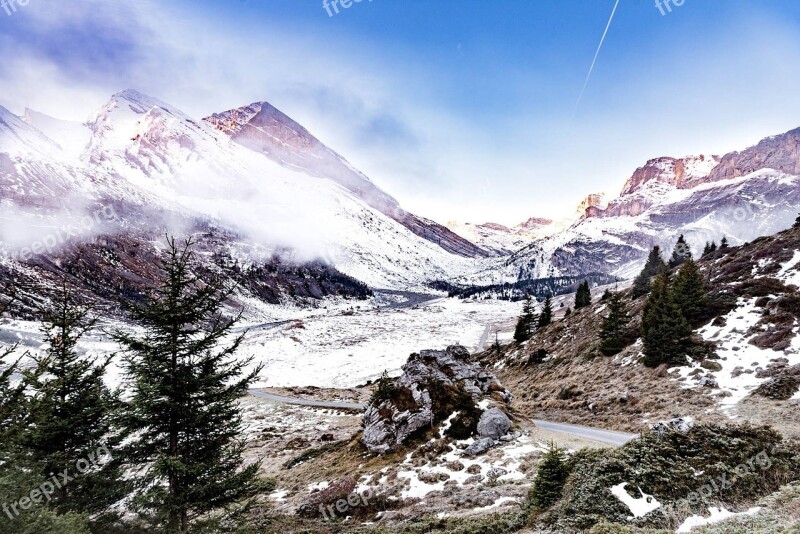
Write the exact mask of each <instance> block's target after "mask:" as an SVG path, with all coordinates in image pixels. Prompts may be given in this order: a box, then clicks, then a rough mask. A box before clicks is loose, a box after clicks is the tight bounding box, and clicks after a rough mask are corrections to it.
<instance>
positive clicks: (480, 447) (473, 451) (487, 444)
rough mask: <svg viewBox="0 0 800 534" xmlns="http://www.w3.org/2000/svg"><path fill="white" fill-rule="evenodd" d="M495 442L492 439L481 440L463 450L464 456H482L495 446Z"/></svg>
mask: <svg viewBox="0 0 800 534" xmlns="http://www.w3.org/2000/svg"><path fill="white" fill-rule="evenodd" d="M497 443H498V442H497V441H495V440H493V439H492V438H481V439H479V440H478V441H476V442H475V443H473V444H472V445H470V446H469V447H467V448H466V449H464V454H465V455H466V456H478V455H480V454H483V453H484V452H486V451H488V450H489V449H491V448H492V447H494V446H495V445H497Z"/></svg>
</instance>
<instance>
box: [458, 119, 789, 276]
mask: <svg viewBox="0 0 800 534" xmlns="http://www.w3.org/2000/svg"><path fill="white" fill-rule="evenodd" d="M798 147H800V129H798V130H793V131H790V132H788V133H785V134H783V135H778V136H774V137H770V138H768V139H765V140H763V141H761V142H760V143H758V144H757V145H755V146H753V147H751V148H748V149H746V150H744V151H742V152H732V153H730V154H727V155H725V156H722V157H719V156H690V157H686V158H682V159H677V158H658V159H654V160H651V161H649V162H647V164H646V165H644V166H643V167H641V168H639V169H637V170H636V171H635V172H634V173H633V175H632V176H631V177H630V178H629V179H628V180H627V182H626V184H625V186H624V188H623V190H622V193H621V194H620V196H619V197H618V198H616V199H614V200H611V201H610V202H608V204H607V206H605V207H603V206H602V203H599V204H596V205H594V206H587V207H586V209H585V213H584V214H583V217H581V219H579V220H578V221H577V222H575V223H574V224H573V225H571V226H570V227H569V228H567V229H566V230H564V231H562V232H559V233H557V234H554V235H551V236H548V237H545V238H543V239H540V240H538V241H536V242H534V243H532V244H530V245H528V246H527V247H526V248H524V249H522V250H520V251H518V252H516V253H515V254H513V255H511V256H509V257H507V258H503V259H501V260H498V265H496V266H494V267H493V268H490V269H486V270H484V271H482V272H480V273H478V274H476V275H473V276H468V277H464V278H462V279H461V280H459V282H461V283H468V284H480V285H485V284H497V283H504V282H514V281H517V280H518V279H536V278H545V277H551V276H578V275H583V274H586V273H591V272H603V273H609V274H614V275H617V276H620V277H623V278H630V277H632V276H634V275H635V274H636V273H637V272H638V270H639V269H640V268H641V264H642V262H643V260H644V258H645V257H646V255H647V253H648V252H649V250H650V249H651V248H652V247H653V246H654V245H660V246H661V247H662V249H664V250H665V253H667V254H668V253H669V252H670V251H671V249H672V246H673V245H674V243H675V241H676V239H677V238H678V236H679V235H680V234H684V235H685V237H686V239H687V241H688V243H689V244H690V246H691V247H692V249H693V251H694V253H695V255H697V254H699V253H700V252H701V251H702V250H703V247H704V245H705V243H706V242H711V241H716V242H719V241H720V240H721V238H722V237H727V238H728V240H729V241H730V242H731V243H733V244H741V243H744V242H747V241H750V240H753V239H755V238H756V237H759V236H763V235H770V234H773V233H775V232H777V231H779V230H782V229H785V228H788V227H789V226H791V224H792V222H793V221H794V220H795V218H796V217H797V213H798V211H800V149H798Z"/></svg>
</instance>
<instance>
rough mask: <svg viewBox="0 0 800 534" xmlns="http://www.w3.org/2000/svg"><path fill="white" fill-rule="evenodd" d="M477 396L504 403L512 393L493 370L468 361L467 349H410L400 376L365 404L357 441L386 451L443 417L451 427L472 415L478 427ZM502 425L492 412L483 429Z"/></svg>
mask: <svg viewBox="0 0 800 534" xmlns="http://www.w3.org/2000/svg"><path fill="white" fill-rule="evenodd" d="M480 401H490V402H494V403H495V404H497V405H498V406H501V407H505V406H507V405H508V403H510V402H511V394H510V393H509V392H508V391H507V390H506V389H505V388H503V387H502V386H501V385H500V383H499V382H498V381H497V379H496V378H495V377H494V375H492V374H491V373H487V372H485V371H484V370H483V369H482V368H481V366H480V364H478V363H476V362H472V361H470V355H469V352H468V351H467V349H465V348H464V347H461V346H452V347H448V348H447V350H443V351H437V350H424V351H421V352H420V353H419V354H412V355H411V357H410V358H409V359H408V362H407V363H406V364H405V365H404V366H403V374H402V376H401V377H400V378H398V379H397V380H395V381H394V383H392V384H391V386H390V387H389V386H387V388H386V389H384V388H381V389H380V390H379V392H378V393H377V394H376V396H375V397H374V398H373V400H372V401H371V402H370V404H369V406H367V409H366V412H365V414H364V434H363V436H362V438H361V443H362V444H363V445H364V446H365V447H366V448H367V449H369V451H370V452H373V453H377V454H385V453H387V452H389V451H393V450H396V449H397V448H398V447H400V446H402V445H403V444H404V443H406V442H407V441H408V440H409V439H410V438H412V437H414V436H415V435H418V434H419V433H421V432H423V431H425V430H427V429H430V428H433V427H434V426H435V425H437V424H439V423H441V422H442V421H444V420H445V419H448V420H449V421H450V426H452V427H456V426H458V424H459V422H460V421H463V420H474V423H473V424H474V425H475V426H477V425H478V419H479V418H481V417H482V416H481V415H480V411H481V410H480V408H478V407H477V403H478V402H480ZM489 411H491V412H492V413H493V414H494V413H495V412H499V413H500V414H502V415H503V417H504V418H505V420H506V421H507V420H508V418H507V417H506V416H505V414H503V412H502V411H501V410H499V409H497V408H494V409H492V410H489ZM476 416H477V417H476ZM508 424H509V426H510V421H508ZM504 425H505V421H503V420H501V418H500V417H499V416H497V415H493V416H492V417H491V425H489V423H488V420H487V425H486V428H491V430H492V431H493V432H497V431H499V430H500V429H502V428H503V426H504ZM445 426H447V425H445ZM461 426H463V425H461ZM471 430H472V431H473V432H474V430H475V428H472V429H471ZM507 430H508V428H507V427H506V431H507ZM490 441H493V440H492V439H491V438H490Z"/></svg>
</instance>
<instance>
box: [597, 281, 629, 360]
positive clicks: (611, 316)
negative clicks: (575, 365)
mask: <svg viewBox="0 0 800 534" xmlns="http://www.w3.org/2000/svg"><path fill="white" fill-rule="evenodd" d="M629 322H630V316H629V315H628V306H627V304H625V301H624V300H623V298H622V294H621V293H611V295H610V296H609V297H608V315H606V316H605V317H604V318H603V323H602V325H601V326H600V340H601V343H600V351H601V352H602V353H603V354H605V355H606V356H613V355H614V354H618V353H620V352H622V350H623V349H624V348H625V346H626V343H625V338H626V330H627V327H628V323H629Z"/></svg>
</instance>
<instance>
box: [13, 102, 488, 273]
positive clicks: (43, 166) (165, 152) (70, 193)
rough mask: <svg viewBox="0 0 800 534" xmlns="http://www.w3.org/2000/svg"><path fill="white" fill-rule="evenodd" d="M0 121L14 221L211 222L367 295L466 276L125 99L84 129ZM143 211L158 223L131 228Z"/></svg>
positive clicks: (365, 212)
mask: <svg viewBox="0 0 800 534" xmlns="http://www.w3.org/2000/svg"><path fill="white" fill-rule="evenodd" d="M0 118H2V120H3V122H2V123H0V128H3V129H2V130H0V152H3V153H5V154H2V153H0V157H4V158H6V159H9V158H13V163H12V164H10V165H6V166H5V167H4V169H6V168H7V170H6V171H4V172H3V175H2V180H3V185H4V187H3V193H2V198H3V200H7V201H10V202H11V203H12V204H13V209H14V210H28V211H35V210H36V208H37V207H39V206H41V205H42V204H43V203H47V202H50V203H51V204H52V207H53V208H55V207H57V206H59V205H61V204H68V205H69V206H75V205H81V204H83V203H86V202H89V201H92V202H97V201H101V202H111V203H114V204H115V205H119V206H123V207H124V209H121V210H120V211H121V212H123V213H125V217H127V218H129V219H131V220H134V222H135V224H137V225H140V226H142V225H144V226H147V225H150V226H151V227H152V228H159V227H162V225H164V224H166V223H167V222H168V220H169V219H170V216H169V214H175V217H176V218H177V219H181V220H187V219H191V218H193V217H196V218H204V217H205V218H210V219H213V220H217V221H219V222H220V223H221V224H224V225H226V226H227V227H229V228H232V229H234V230H236V231H237V232H239V233H240V234H241V235H243V236H245V238H246V239H249V240H251V241H252V242H254V243H256V244H259V245H262V246H263V247H265V248H266V249H267V250H275V249H278V248H289V249H292V250H293V251H294V258H295V259H297V260H300V261H304V260H312V259H315V258H323V259H326V260H328V261H329V262H331V263H333V264H334V265H335V266H336V267H337V268H339V269H340V270H341V271H343V272H345V273H346V274H350V275H352V276H354V277H356V278H358V279H360V280H362V281H363V282H365V283H367V284H369V285H372V286H374V287H386V288H417V289H419V288H421V287H423V284H424V283H425V282H426V281H428V280H432V279H440V278H448V277H450V276H452V275H453V274H457V273H465V272H468V271H469V270H471V269H473V264H474V260H472V259H471V258H468V257H465V256H461V255H457V254H452V253H449V252H447V251H446V250H444V249H443V248H441V247H439V246H437V245H436V244H434V243H432V242H431V241H428V240H426V239H423V238H420V237H419V236H418V235H416V234H415V233H414V232H412V231H411V230H409V229H408V228H407V227H406V226H404V225H402V224H400V223H399V222H397V221H396V220H394V219H393V218H391V217H388V216H386V215H385V214H384V213H381V212H380V211H379V210H377V209H375V208H374V207H371V206H370V205H368V204H367V203H366V202H365V201H364V200H363V199H361V198H359V197H358V196H357V195H355V194H353V193H352V192H351V191H349V190H348V189H346V188H345V187H343V186H342V185H341V184H339V183H337V182H336V181H334V180H327V179H320V178H319V177H318V176H312V175H310V174H308V173H306V172H303V170H301V169H292V168H289V167H287V166H284V165H281V164H280V163H279V162H276V161H273V160H272V159H270V158H268V157H265V155H264V154H260V153H257V152H255V151H253V150H250V149H247V148H246V147H243V146H242V145H240V144H238V143H236V142H234V141H233V140H231V138H230V137H229V136H228V135H226V134H225V133H224V132H221V131H220V130H218V129H217V128H215V127H214V126H213V125H211V124H209V123H208V122H206V121H196V120H194V119H192V118H191V117H189V116H188V115H186V114H185V113H183V112H181V111H180V110H179V109H177V108H175V107H173V106H171V105H169V104H167V103H165V102H162V101H159V100H157V99H155V98H152V97H148V96H146V95H143V94H141V93H138V92H136V91H123V92H121V93H118V94H116V95H114V96H113V97H112V98H111V100H110V101H109V102H108V103H107V104H106V105H105V106H103V107H102V108H101V109H100V110H99V111H98V112H97V113H96V114H95V115H94V116H93V117H91V118H90V120H89V121H88V122H87V124H86V125H85V126H81V125H76V124H70V123H64V122H63V121H57V120H54V119H50V118H48V117H45V116H42V115H40V114H34V113H29V114H28V122H29V123H30V124H29V123H26V122H24V121H22V120H21V119H19V118H18V117H15V116H13V115H12V114H10V113H8V112H7V111H5V110H2V114H1V115H0ZM34 126H38V127H40V128H41V129H42V130H44V131H46V132H47V133H48V134H50V135H52V136H54V137H55V138H54V139H50V138H48V137H47V136H46V135H45V133H44V132H43V131H40V130H39V129H37V128H35V127H34ZM84 135H85V136H86V137H85V138H83V137H82V136H84ZM80 146H85V149H84V150H83V151H78V153H76V150H77V148H76V147H80ZM62 147H68V148H66V149H65V148H62ZM2 161H3V162H5V160H2ZM14 164H16V166H14ZM6 184H8V186H9V187H5V186H6ZM65 199H69V200H68V201H65ZM145 207H146V208H147V211H145V209H144V208H145ZM154 208H157V209H160V210H161V212H162V213H164V214H167V215H166V216H165V218H164V219H162V220H141V219H142V218H145V219H147V217H146V216H145V213H148V214H149V213H151V212H152V211H153V209H154ZM4 211H5V210H4ZM137 219H138V220H137ZM10 230H11V231H13V229H10ZM4 241H6V240H5V239H4Z"/></svg>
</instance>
